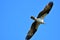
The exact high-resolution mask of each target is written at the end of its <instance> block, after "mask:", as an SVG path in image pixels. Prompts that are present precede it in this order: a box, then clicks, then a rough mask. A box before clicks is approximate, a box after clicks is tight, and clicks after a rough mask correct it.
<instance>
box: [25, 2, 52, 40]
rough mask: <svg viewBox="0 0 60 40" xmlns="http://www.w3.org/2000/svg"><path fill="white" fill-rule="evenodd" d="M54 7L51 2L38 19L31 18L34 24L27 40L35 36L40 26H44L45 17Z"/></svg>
mask: <svg viewBox="0 0 60 40" xmlns="http://www.w3.org/2000/svg"><path fill="white" fill-rule="evenodd" d="M52 6H53V2H49V3H48V5H46V7H45V8H44V9H43V10H42V11H41V12H40V13H39V14H38V16H37V18H35V17H33V16H31V19H33V20H34V22H33V23H32V25H31V28H30V30H29V32H28V33H27V36H26V40H30V38H31V37H32V36H33V35H34V34H35V32H36V31H37V29H38V26H39V25H40V24H44V17H45V16H46V15H47V14H48V13H49V11H50V10H51V8H52Z"/></svg>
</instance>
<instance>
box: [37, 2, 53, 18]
mask: <svg viewBox="0 0 60 40" xmlns="http://www.w3.org/2000/svg"><path fill="white" fill-rule="evenodd" d="M52 6H53V2H49V3H48V5H47V6H46V7H45V8H44V10H42V11H41V12H40V13H39V14H38V17H37V18H42V19H43V18H44V17H45V16H46V15H47V14H48V13H49V11H50V10H51V8H52Z"/></svg>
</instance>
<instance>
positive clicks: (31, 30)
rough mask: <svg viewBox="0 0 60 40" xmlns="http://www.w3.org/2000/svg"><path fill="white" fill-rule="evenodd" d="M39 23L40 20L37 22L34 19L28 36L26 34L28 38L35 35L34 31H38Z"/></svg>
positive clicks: (27, 39)
mask: <svg viewBox="0 0 60 40" xmlns="http://www.w3.org/2000/svg"><path fill="white" fill-rule="evenodd" d="M39 24H40V23H38V22H36V21H34V22H33V23H32V26H31V28H30V30H29V32H28V34H27V36H26V40H29V39H30V38H31V37H32V36H33V35H34V33H35V32H36V31H37V28H38V26H39Z"/></svg>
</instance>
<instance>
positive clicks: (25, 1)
mask: <svg viewBox="0 0 60 40" xmlns="http://www.w3.org/2000/svg"><path fill="white" fill-rule="evenodd" d="M50 1H53V2H54V5H53V8H52V10H51V11H50V13H49V14H48V15H47V16H46V17H45V19H44V21H45V24H41V25H40V26H39V28H38V31H37V32H36V33H35V35H34V36H33V37H32V38H31V40H60V18H59V17H60V5H59V3H60V1H59V0H0V40H25V37H26V35H27V33H28V31H29V29H30V26H31V24H32V23H33V20H32V19H30V16H35V17H37V15H38V13H39V12H40V11H41V10H43V8H44V7H45V6H46V5H47V4H48V3H49V2H50Z"/></svg>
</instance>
